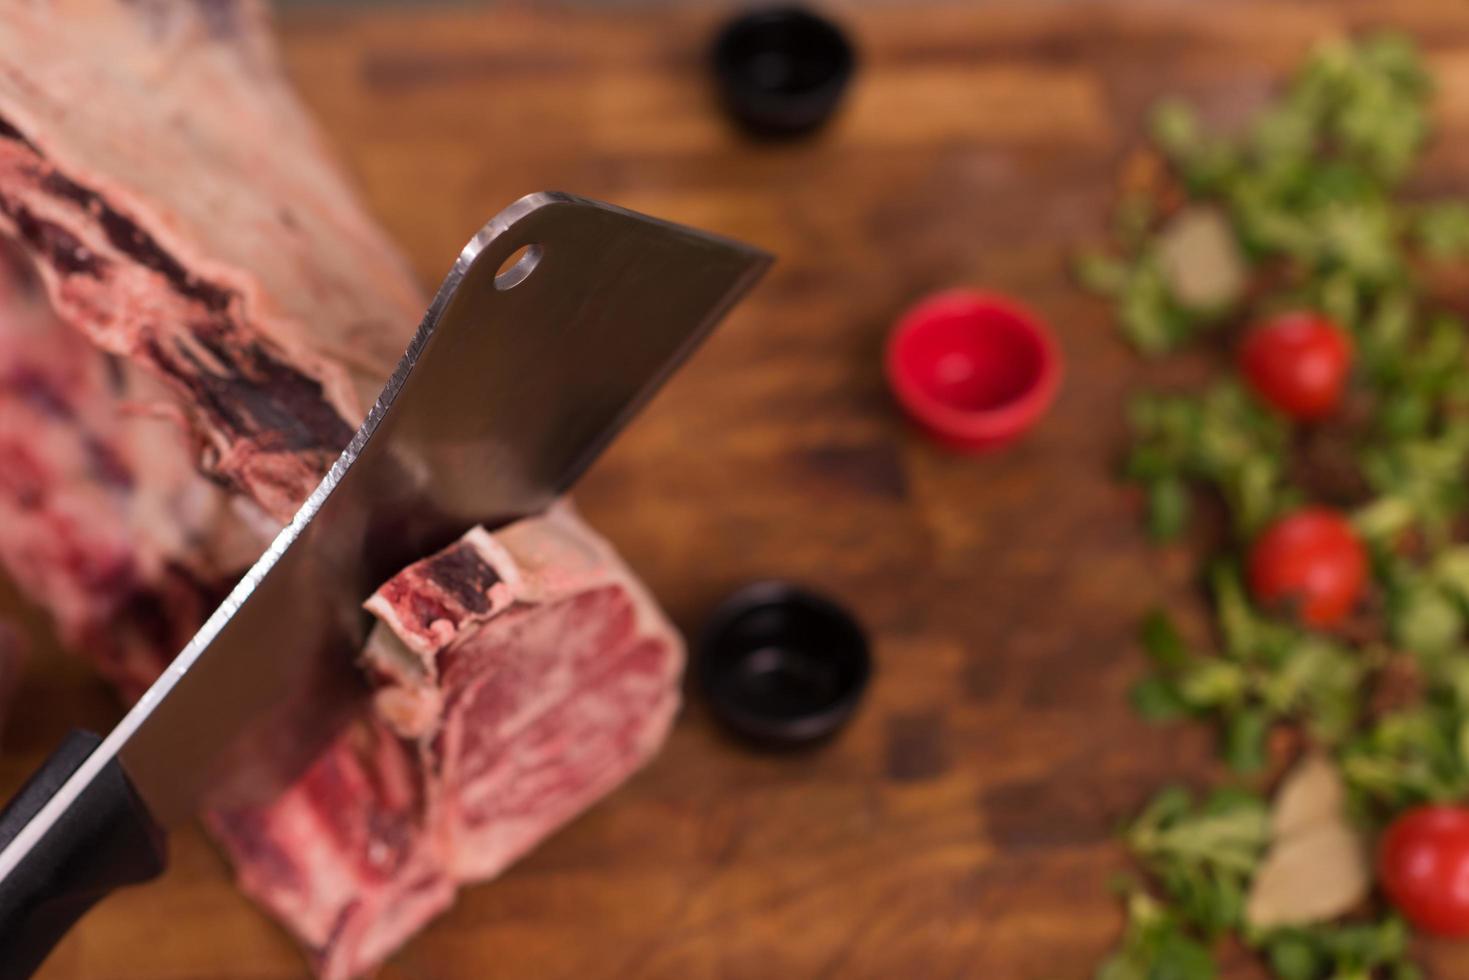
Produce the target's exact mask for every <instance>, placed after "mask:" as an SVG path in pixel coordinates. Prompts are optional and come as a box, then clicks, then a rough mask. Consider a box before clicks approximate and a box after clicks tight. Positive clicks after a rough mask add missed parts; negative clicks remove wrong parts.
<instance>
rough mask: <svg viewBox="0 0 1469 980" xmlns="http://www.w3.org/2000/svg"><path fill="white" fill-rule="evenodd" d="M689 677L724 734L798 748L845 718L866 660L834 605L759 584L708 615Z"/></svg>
mask: <svg viewBox="0 0 1469 980" xmlns="http://www.w3.org/2000/svg"><path fill="white" fill-rule="evenodd" d="M696 671H697V676H698V682H699V686H700V687H701V688H702V690H703V693H704V696H705V698H706V699H707V700H708V703H709V707H710V709H711V711H713V713H714V715H715V717H717V718H718V719H719V720H720V721H721V722H722V723H723V724H724V725H726V726H727V727H728V728H729V729H730V730H732V731H733V732H735V733H736V734H738V735H741V736H743V737H745V738H747V739H749V740H751V741H754V742H756V743H759V744H762V745H765V746H769V747H783V746H798V745H809V744H811V743H814V742H817V741H820V740H822V739H824V738H826V737H828V736H830V735H831V734H833V733H834V732H836V731H837V729H839V728H841V727H842V725H843V724H845V723H846V721H847V720H848V719H849V718H850V717H851V716H852V712H853V711H854V710H855V709H856V707H857V704H858V702H859V701H860V700H861V699H862V694H863V692H864V691H865V690H866V688H867V682H868V679H869V678H870V677H871V674H872V655H871V652H870V651H869V650H868V645H867V636H866V634H865V633H864V632H863V630H862V627H861V626H860V625H859V624H858V623H857V621H856V620H855V619H854V618H853V617H852V616H851V615H850V614H849V613H848V612H847V611H846V610H845V609H843V608H842V607H841V606H839V605H837V604H836V603H834V602H832V601H831V600H829V599H826V598H823V597H822V596H819V595H816V594H815V593H812V592H808V591H806V590H804V589H801V588H798V587H797V586H794V585H790V584H788V583H785V582H759V583H756V584H754V585H750V586H747V587H746V588H744V589H741V590H740V591H739V592H737V593H735V594H734V595H733V596H731V597H730V598H729V599H727V600H725V601H724V602H723V603H722V604H721V605H720V606H719V608H718V609H717V610H716V611H715V613H714V615H713V616H712V617H711V619H710V621H709V622H708V624H707V625H706V626H705V628H704V631H703V635H702V638H701V641H700V643H699V650H698V660H697V664H696Z"/></svg>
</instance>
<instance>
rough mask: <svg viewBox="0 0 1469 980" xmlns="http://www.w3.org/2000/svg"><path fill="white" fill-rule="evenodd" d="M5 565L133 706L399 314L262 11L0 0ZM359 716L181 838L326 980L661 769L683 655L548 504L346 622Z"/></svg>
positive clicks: (314, 468) (369, 368)
mask: <svg viewBox="0 0 1469 980" xmlns="http://www.w3.org/2000/svg"><path fill="white" fill-rule="evenodd" d="M0 11H3V20H4V23H5V29H4V30H3V31H0V562H3V564H4V565H5V567H6V568H7V569H8V571H9V572H10V574H11V575H12V576H13V577H14V578H15V580H16V582H17V583H18V584H19V586H20V587H21V588H22V589H23V590H24V591H25V592H26V593H27V594H28V595H29V596H31V597H32V598H33V599H35V600H36V601H38V602H39V603H41V604H42V605H44V606H45V607H46V608H47V609H49V610H50V611H51V613H52V614H53V616H54V618H55V621H56V623H57V627H58V630H59V633H60V635H61V637H62V638H63V640H64V641H65V642H66V643H68V644H69V645H72V646H75V647H77V648H78V649H80V650H84V651H85V652H86V653H87V655H88V656H90V657H92V658H94V659H95V661H96V662H97V664H98V666H99V667H100V669H101V670H102V671H103V672H104V673H105V674H106V675H107V676H108V677H109V678H110V679H111V680H113V681H114V682H115V683H116V684H117V685H118V687H119V688H120V690H121V691H122V692H123V694H124V695H125V696H129V697H131V696H136V695H137V694H138V693H140V692H141V691H142V690H143V689H144V688H145V687H146V685H147V684H148V683H149V682H150V681H151V680H152V679H153V677H154V676H156V674H157V673H158V671H159V670H161V669H162V667H163V665H164V664H166V663H167V661H168V660H169V659H170V658H171V657H172V656H173V654H174V653H175V652H176V651H177V650H178V649H179V648H180V647H181V646H182V645H183V643H184V642H185V641H186V640H187V638H188V636H189V635H190V634H191V633H192V631H193V630H194V629H195V628H196V627H197V626H198V625H199V623H200V622H201V621H202V618H203V616H204V615H206V614H207V613H208V611H209V610H210V609H212V608H213V606H214V605H215V603H216V602H217V601H218V599H219V598H220V597H221V596H222V594H223V593H224V591H225V590H226V589H227V588H228V586H229V584H230V583H231V582H232V581H233V579H234V578H235V577H237V576H238V574H239V573H240V572H241V571H242V570H243V569H244V568H245V567H247V566H248V565H249V564H250V563H251V562H252V561H253V560H254V558H255V557H256V556H257V555H258V554H259V552H260V551H261V550H262V549H263V547H264V544H265V543H266V541H267V540H268V539H269V536H270V535H271V534H272V533H273V532H274V530H275V528H276V527H277V526H278V524H279V522H280V521H282V520H283V519H285V518H286V517H288V516H289V515H290V514H291V513H293V512H294V510H295V508H296V507H297V506H298V504H299V503H300V502H301V500H302V499H303V498H304V497H305V496H306V494H307V493H308V492H309V491H310V490H311V489H312V488H313V487H314V486H315V484H316V482H317V481H318V480H319V479H320V477H321V475H322V473H323V472H324V470H325V468H326V467H327V466H328V465H329V463H330V462H331V460H332V459H333V458H334V457H335V456H336V454H337V453H338V452H339V451H340V450H341V448H342V447H343V446H344V445H345V444H346V441H347V439H348V437H349V435H350V433H351V431H352V430H353V429H354V428H355V426H356V425H357V423H358V421H359V420H360V417H361V415H362V414H363V411H362V409H363V406H364V405H365V404H367V403H368V399H370V398H371V397H372V396H373V395H375V393H376V390H377V388H378V387H379V386H380V385H381V383H382V381H383V379H384V378H385V377H386V376H387V374H388V372H389V370H390V368H391V366H392V364H393V363H394V362H395V361H396V359H397V357H398V356H399V354H401V352H402V349H403V346H404V344H405V343H406V340H407V338H408V336H409V334H410V333H411V331H412V329H413V327H414V326H415V325H416V321H417V319H418V317H419V316H420V315H421V313H422V311H423V309H424V306H425V301H424V297H423V296H422V294H421V292H420V291H419V289H418V288H417V287H416V286H415V285H414V283H413V282H412V280H411V278H410V277H409V275H408V273H407V271H406V266H405V264H404V263H403V261H402V259H401V258H400V256H398V254H397V253H396V252H395V251H394V250H393V248H392V247H391V246H390V245H389V244H388V242H387V240H386V239H385V237H384V236H383V235H382V233H381V232H380V231H378V230H377V229H376V228H375V227H374V226H373V225H372V224H371V222H370V221H369V220H368V219H367V218H366V217H365V215H364V213H363V211H362V209H361V207H360V206H359V204H358V203H357V201H356V200H355V198H354V197H353V195H352V194H351V193H350V191H349V190H348V189H347V183H346V181H345V180H344V179H343V177H342V175H341V173H340V172H339V171H338V169H337V168H336V166H335V165H334V164H333V163H332V162H331V161H330V159H329V157H328V154H327V153H326V151H325V150H324V148H323V145H322V143H321V140H320V139H319V138H318V136H317V134H316V132H315V130H314V129H313V127H312V125H311V123H310V121H309V120H308V118H307V117H306V115H305V113H304V112H303V111H302V109H301V108H300V106H299V105H298V103H297V102H296V100H295V98H294V96H293V95H292V93H291V92H290V90H289V87H288V86H287V85H286V83H285V82H284V80H283V77H282V75H281V72H280V69H279V65H278V63H277V57H276V54H275V51H274V48H273V46H272V43H271V39H270V37H269V33H268V24H267V21H266V17H265V13H264V10H263V5H262V4H261V3H259V2H258V0H208V2H194V3H184V2H181V0H180V2H175V0H147V2H137V0H70V2H68V3H66V4H62V3H60V2H59V0H0ZM367 609H368V610H369V611H370V612H371V614H372V615H373V616H374V617H375V619H376V623H377V625H376V626H375V628H374V630H373V632H372V634H371V636H370V639H369V641H368V643H367V645H366V647H365V649H364V650H363V652H362V662H363V664H364V667H365V668H366V670H367V671H368V673H369V676H370V677H371V679H372V682H373V684H374V686H375V688H376V693H375V696H374V699H373V702H372V706H371V709H370V711H367V712H365V713H364V715H363V716H362V717H361V718H359V719H358V720H357V721H356V722H355V723H354V724H353V725H352V726H351V728H350V729H349V730H348V731H346V732H344V733H343V734H342V736H341V737H340V738H339V739H338V741H337V742H336V743H335V744H334V745H333V746H332V747H331V748H330V749H329V750H328V751H326V752H325V753H324V754H323V755H322V756H321V757H320V758H319V759H318V760H317V762H316V763H315V764H314V766H313V767H312V768H311V770H310V771H309V772H308V773H307V774H306V775H305V776H304V777H303V778H302V779H301V780H300V781H299V782H298V783H297V784H296V785H294V786H293V787H292V788H290V789H289V790H288V791H287V792H286V793H285V794H284V795H283V796H282V797H281V798H280V799H278V800H277V801H275V802H274V803H273V804H271V805H269V806H263V807H255V808H250V809H240V810H232V811H228V812H214V813H210V814H207V815H206V816H205V821H206V824H207V825H208V827H209V828H210V830H211V832H212V833H213V834H214V835H215V836H216V837H217V839H218V840H219V841H220V842H221V844H222V845H223V847H224V849H225V851H226V852H227V853H228V855H229V856H230V858H231V860H232V861H233V863H234V865H235V868H236V872H237V875H238V878H239V881H240V884H241V886H242V887H243V888H244V889H245V890H246V891H247V892H248V893H249V894H250V895H252V896H253V897H254V898H255V899H256V900H257V901H259V902H260V904H261V905H262V906H263V907H265V908H266V909H267V910H268V911H270V912H271V913H272V914H273V915H274V916H276V917H277V918H278V919H280V921H281V922H282V923H284V924H285V925H286V926H287V927H288V928H289V929H290V930H291V931H292V932H293V933H295V934H296V935H297V936H298V937H299V938H300V939H301V941H302V942H303V944H304V945H305V946H306V947H307V949H308V951H309V954H310V956H311V958H312V961H313V963H314V964H315V966H316V968H317V969H318V971H319V972H320V973H321V975H322V976H325V977H348V976H353V975H356V974H359V973H361V972H364V971H366V970H368V969H370V968H371V967H373V966H374V965H375V964H376V963H378V962H380V961H381V960H382V959H383V958H384V957H385V956H387V955H388V954H389V953H390V952H391V951H392V950H393V949H394V948H396V947H397V946H398V945H399V944H401V943H402V942H403V941H405V940H406V939H407V938H408V937H409V936H411V935H412V934H413V933H414V932H415V931H416V930H418V929H419V928H420V927H422V925H423V924H424V923H425V922H426V921H427V920H428V919H429V918H431V917H432V916H433V915H435V914H436V913H438V912H439V911H441V910H442V909H444V908H445V907H446V906H447V905H449V903H450V902H451V901H452V900H453V896H454V894H455V891H456V889H457V887H458V886H459V885H460V884H461V883H463V882H467V881H473V880H479V879H483V878H487V877H490V876H493V875H495V874H497V873H498V872H500V871H501V870H503V869H504V868H505V867H506V866H507V865H508V864H509V863H510V862H512V861H514V860H515V859H516V858H517V857H519V856H520V855H522V854H524V853H525V852H526V850H528V849H529V848H531V847H533V846H534V845H535V844H536V843H537V842H538V841H540V840H541V839H543V838H544V837H545V836H546V835H547V834H549V833H550V832H551V831H553V830H554V829H555V828H557V827H558V826H560V825H561V824H563V823H564V822H565V821H567V820H569V819H570V818H571V817H573V816H575V815H576V814H577V813H579V812H580V811H581V810H583V809H584V808H585V807H587V806H588V805H590V804H591V803H592V802H593V801H595V800H596V799H597V798H599V797H600V796H602V795H604V794H605V793H607V792H608V791H609V790H611V789H612V788H613V787H614V786H616V785H617V784H618V783H619V782H621V781H622V780H623V779H624V778H626V776H627V775H628V774H629V773H631V772H632V771H633V770H634V769H636V768H637V767H638V766H639V765H640V764H641V763H642V762H643V761H645V760H646V759H647V758H649V756H651V755H652V753H653V752H654V751H655V750H656V749H657V747H658V746H659V744H660V743H661V741H662V740H663V738H664V736H665V734H666V732H667V730H668V727H669V723H670V721H671V718H672V716H673V714H674V712H675V710H676V708H677V703H678V694H677V692H678V681H679V676H680V673H681V670H682V663H683V650H682V646H681V643H680V641H679V639H678V637H677V635H676V633H675V632H674V631H673V630H672V628H671V627H670V626H669V624H668V623H667V621H666V620H665V619H664V617H663V616H662V614H661V613H660V612H659V610H658V608H657V606H656V605H655V604H654V602H653V601H652V600H651V599H650V598H649V596H648V595H647V593H646V591H645V590H644V589H643V587H642V586H641V585H640V584H639V583H638V581H637V580H636V579H635V578H634V577H633V575H632V574H631V573H630V572H629V570H628V569H627V568H626V567H625V566H624V565H623V564H622V563H621V562H620V560H619V559H618V558H617V556H616V555H615V553H614V552H613V551H612V549H611V548H610V547H609V546H608V545H607V544H606V542H604V541H603V540H602V539H600V538H599V537H598V536H597V535H595V534H594V533H593V532H592V531H591V530H590V529H589V528H588V527H587V526H586V525H585V524H584V523H583V522H582V521H581V520H580V519H579V518H578V517H577V516H576V515H575V513H574V512H573V511H572V509H571V508H570V506H569V505H566V504H563V505H559V506H558V507H556V508H554V509H553V510H552V511H551V512H549V513H547V514H545V515H542V516H539V517H535V518H531V519H528V520H524V521H521V522H520V523H518V524H515V525H512V526H510V527H507V528H503V529H500V530H498V531H496V532H494V533H489V532H487V531H485V530H484V529H482V528H476V529H473V530H470V531H469V532H468V533H467V534H466V535H465V536H464V537H463V538H462V539H461V540H459V541H458V542H457V543H455V544H453V545H451V546H449V547H448V548H445V549H444V550H443V551H442V552H440V553H438V554H435V555H431V556H425V557H424V558H423V560H421V561H419V562H417V563H415V564H413V565H411V566H409V567H408V568H405V569H403V570H402V571H401V572H400V573H398V574H397V575H395V576H394V577H393V578H392V579H390V580H389V581H388V582H385V583H383V584H382V586H381V588H379V589H378V591H377V592H376V593H375V594H374V595H373V596H372V597H371V598H370V599H369V600H368V602H367Z"/></svg>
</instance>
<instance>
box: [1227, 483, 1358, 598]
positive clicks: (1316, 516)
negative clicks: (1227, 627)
mask: <svg viewBox="0 0 1469 980" xmlns="http://www.w3.org/2000/svg"><path fill="white" fill-rule="evenodd" d="M1249 582H1250V592H1251V593H1252V594H1253V595H1254V597H1255V599H1256V601H1258V602H1260V603H1261V604H1262V605H1267V606H1268V605H1280V604H1282V603H1289V604H1293V605H1294V607H1295V610H1296V612H1297V614H1298V615H1299V616H1300V618H1301V620H1302V621H1303V622H1305V623H1306V624H1308V625H1311V626H1330V625H1332V624H1333V623H1336V622H1338V621H1340V620H1341V619H1342V618H1343V617H1344V616H1346V615H1347V614H1348V613H1350V612H1351V611H1352V607H1353V606H1355V605H1356V604H1357V601H1358V600H1359V599H1361V597H1362V592H1363V590H1364V589H1365V588H1366V585H1367V552H1366V550H1365V549H1364V548H1363V547H1362V542H1361V541H1360V540H1359V539H1358V538H1357V534H1356V532H1355V531H1353V530H1352V526H1351V525H1350V524H1348V523H1347V521H1346V518H1344V517H1342V516H1341V515H1340V514H1338V513H1337V512H1336V511H1334V510H1330V509H1329V508H1326V507H1303V508H1301V509H1300V510H1297V511H1294V512H1293V513H1290V514H1287V515H1286V516H1285V517H1282V518H1280V519H1279V520H1277V521H1275V523H1273V524H1271V525H1270V526H1269V527H1267V528H1266V529H1265V530H1264V532H1263V533H1262V534H1261V535H1260V536H1259V537H1258V538H1256V539H1255V544H1254V547H1252V548H1251V549H1250V557H1249Z"/></svg>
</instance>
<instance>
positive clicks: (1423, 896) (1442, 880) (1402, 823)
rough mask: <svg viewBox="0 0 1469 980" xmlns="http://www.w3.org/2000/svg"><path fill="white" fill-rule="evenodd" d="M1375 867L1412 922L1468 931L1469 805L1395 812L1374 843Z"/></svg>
mask: <svg viewBox="0 0 1469 980" xmlns="http://www.w3.org/2000/svg"><path fill="white" fill-rule="evenodd" d="M1377 873H1378V876H1379V877H1380V878H1381V879H1382V888H1383V891H1385V892H1387V897H1388V898H1389V899H1391V900H1392V903H1393V905H1395V906H1397V909H1398V911H1400V912H1402V913H1403V915H1404V917H1406V918H1407V920H1408V921H1409V922H1411V923H1413V925H1414V926H1416V927H1418V928H1419V929H1421V930H1423V931H1424V932H1431V933H1433V934H1435V935H1439V936H1460V937H1462V936H1469V808H1465V807H1461V806H1420V807H1415V808H1414V809H1412V810H1409V811H1407V812H1406V813H1404V814H1402V815H1401V816H1399V817H1398V818H1397V819H1396V820H1394V821H1393V822H1392V824H1391V826H1389V827H1388V828H1387V833H1386V834H1384V835H1383V837H1382V842H1381V844H1380V845H1379V846H1378V851H1377Z"/></svg>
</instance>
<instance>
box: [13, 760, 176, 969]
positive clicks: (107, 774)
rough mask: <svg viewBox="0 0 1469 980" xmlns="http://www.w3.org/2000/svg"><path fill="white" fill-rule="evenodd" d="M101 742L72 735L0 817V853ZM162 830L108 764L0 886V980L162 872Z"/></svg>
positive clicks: (118, 769) (32, 965)
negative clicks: (119, 893)
mask: <svg viewBox="0 0 1469 980" xmlns="http://www.w3.org/2000/svg"><path fill="white" fill-rule="evenodd" d="M101 743H102V740H101V739H100V738H98V737H97V736H96V735H94V734H93V733H91V732H85V731H73V732H72V733H71V734H70V735H68V736H67V737H66V740H65V741H64V742H62V743H61V748H59V749H57V750H56V751H55V752H54V753H52V755H51V758H49V759H47V760H46V764H45V765H44V766H42V767H41V768H40V770H38V771H37V772H36V774H35V775H33V776H31V778H30V779H29V780H28V781H27V782H26V784H25V785H24V786H22V787H21V789H20V792H19V793H17V794H16V795H15V798H14V799H12V800H11V801H10V803H9V804H8V805H7V806H6V807H5V810H4V811H3V812H0V848H4V846H5V845H6V844H9V843H10V841H11V840H12V839H13V838H14V837H15V836H16V834H18V833H20V829H21V828H22V827H24V826H25V825H26V822H27V821H29V820H30V819H31V818H32V817H34V816H35V815H36V813H37V812H38V811H39V810H40V809H41V807H43V806H44V805H45V804H46V801H47V800H49V799H50V798H51V797H52V796H53V795H54V794H55V793H56V791H57V790H58V789H60V788H61V784H62V783H64V782H66V780H67V777H69V776H70V775H71V774H72V773H74V772H76V770H77V768H78V767H79V766H80V765H81V764H82V762H83V761H85V760H86V758H87V756H89V755H91V754H92V753H93V752H94V751H95V750H96V748H97V746H98V745H100V744H101ZM166 859H167V846H166V838H165V837H164V834H163V829H162V828H161V827H159V826H158V824H157V823H155V822H154V820H153V818H152V816H150V815H149V813H148V808H147V807H146V806H144V805H143V801H142V799H140V798H139V797H138V794H137V792H135V791H134V790H133V787H132V784H131V783H129V782H128V777H127V774H126V773H124V772H123V771H122V766H121V765H120V764H119V763H118V761H117V759H115V758H114V759H111V760H109V761H108V763H107V765H106V766H104V767H103V768H102V771H101V772H99V773H98V774H97V778H96V779H94V780H93V781H92V782H91V784H90V785H89V786H88V787H87V788H86V789H85V790H84V791H83V792H82V795H81V796H79V797H78V798H77V801H76V803H74V804H73V805H72V806H71V807H69V808H68V809H67V811H66V813H64V814H63V815H62V816H61V819H60V820H58V821H57V822H56V824H55V825H54V826H52V828H51V829H50V831H48V832H47V833H46V836H45V837H43V838H41V840H40V841H39V842H37V844H36V847H35V848H34V849H32V850H31V852H30V853H29V854H27V855H26V857H25V859H24V860H22V861H21V863H20V864H19V865H18V866H17V867H16V869H15V870H14V871H13V872H11V873H10V874H9V875H8V876H7V877H6V878H5V879H4V880H3V881H0V980H19V978H24V977H29V976H30V975H31V974H32V973H34V972H35V971H36V969H37V968H38V967H39V966H40V965H41V963H42V961H43V960H45V959H46V957H47V956H48V955H49V954H50V953H51V949H52V947H54V946H55V945H56V944H57V943H58V942H60V941H61V937H62V936H64V935H66V932H67V930H68V929H70V928H71V927H72V924H73V923H75V922H76V921H77V920H78V919H80V918H81V917H82V916H83V915H84V914H85V913H86V911H87V910H88V909H90V908H91V907H92V906H93V905H95V904H96V903H97V901H98V900H100V899H102V898H105V897H106V896H107V895H108V893H109V892H111V891H112V890H113V889H115V888H121V887H122V886H124V885H133V884H138V883H139V882H144V881H148V880H149V879H151V878H156V877H157V876H158V875H160V874H162V873H163V868H164V864H165V862H166Z"/></svg>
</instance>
